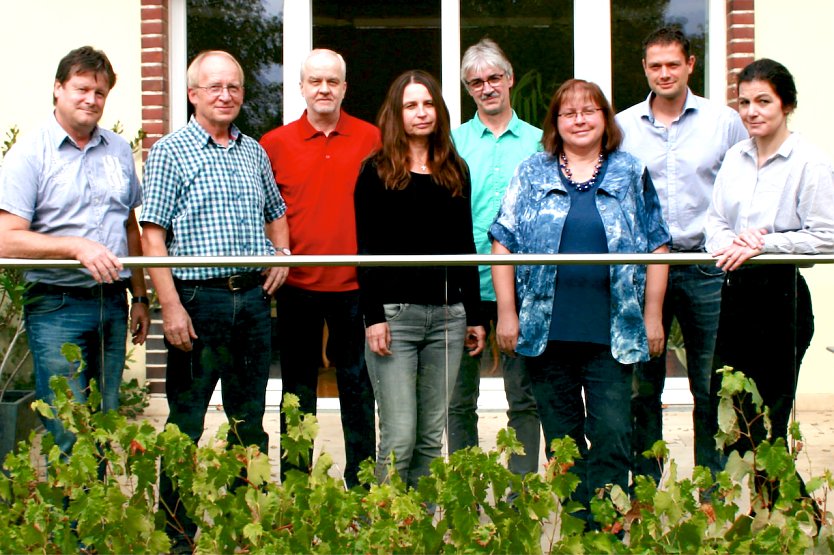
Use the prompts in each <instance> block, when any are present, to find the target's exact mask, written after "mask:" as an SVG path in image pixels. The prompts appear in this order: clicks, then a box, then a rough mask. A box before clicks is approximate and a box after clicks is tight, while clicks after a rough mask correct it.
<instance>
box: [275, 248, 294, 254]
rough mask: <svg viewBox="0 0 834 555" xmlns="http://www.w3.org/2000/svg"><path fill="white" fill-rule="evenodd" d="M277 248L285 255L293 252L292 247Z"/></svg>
mask: <svg viewBox="0 0 834 555" xmlns="http://www.w3.org/2000/svg"><path fill="white" fill-rule="evenodd" d="M275 250H277V251H278V252H280V253H282V254H283V255H284V256H289V255H291V254H292V252H290V249H288V248H287V247H277V248H276V249H275Z"/></svg>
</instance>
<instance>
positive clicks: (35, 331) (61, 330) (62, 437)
mask: <svg viewBox="0 0 834 555" xmlns="http://www.w3.org/2000/svg"><path fill="white" fill-rule="evenodd" d="M43 287H44V286H41V285H35V286H33V287H32V289H30V290H29V292H28V294H27V298H28V299H29V302H28V304H26V305H25V306H24V318H25V323H26V333H27V335H28V338H29V350H30V351H32V360H33V362H34V368H35V391H36V393H37V396H38V399H41V400H43V401H45V402H47V403H52V401H53V399H54V398H55V395H54V394H53V392H52V390H51V389H50V388H49V380H50V378H52V376H64V377H66V378H67V379H68V380H69V385H70V389H71V390H72V392H73V395H74V397H75V399H76V400H78V401H79V402H84V401H85V400H86V399H87V390H88V388H89V385H90V380H91V379H95V380H96V381H97V382H98V387H99V390H100V391H101V397H102V406H101V408H102V410H104V411H108V410H115V409H117V408H118V407H119V387H120V386H121V383H122V371H123V370H124V366H125V343H126V340H127V319H128V310H127V297H126V293H125V290H126V284H125V283H119V284H113V285H105V286H95V287H92V288H90V289H89V290H86V289H82V288H65V291H68V292H63V293H62V292H55V291H56V289H55V288H52V286H45V287H49V288H50V289H48V290H44V289H43ZM64 343H73V344H75V345H78V346H79V347H80V348H81V356H82V357H83V360H84V364H85V365H86V366H85V368H84V371H83V372H82V373H81V374H79V375H77V372H78V364H77V363H70V362H68V361H67V359H66V357H65V356H64V355H63V354H62V353H61V347H62V346H63V345H64ZM43 423H44V426H45V427H46V430H47V431H48V432H50V433H51V434H52V436H53V437H54V438H55V444H56V445H58V447H60V448H61V451H62V452H64V453H66V454H69V453H70V451H71V450H72V446H73V444H74V443H75V436H74V435H73V434H72V433H71V432H69V431H67V430H65V429H64V427H63V426H62V425H61V424H60V422H58V421H57V420H54V419H44V420H43Z"/></svg>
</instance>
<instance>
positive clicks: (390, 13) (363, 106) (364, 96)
mask: <svg viewBox="0 0 834 555" xmlns="http://www.w3.org/2000/svg"><path fill="white" fill-rule="evenodd" d="M313 46H314V47H316V48H330V49H332V50H335V51H337V52H339V53H340V54H341V55H342V56H344V58H345V61H346V62H347V68H348V71H347V82H348V90H347V94H346V95H345V100H344V103H343V106H344V108H345V110H346V111H347V112H349V113H350V114H352V115H354V116H356V117H358V118H361V119H364V120H366V121H370V122H374V121H376V114H377V111H378V110H379V106H380V105H381V104H382V101H383V100H384V98H385V93H386V92H387V91H388V86H389V85H390V84H391V82H392V81H393V80H394V79H395V78H396V77H397V75H399V74H400V73H402V72H403V71H407V70H409V69H423V70H426V71H428V72H429V73H431V74H432V75H434V76H435V77H436V78H437V79H438V80H439V79H440V0H410V1H409V2H391V1H390V0H313Z"/></svg>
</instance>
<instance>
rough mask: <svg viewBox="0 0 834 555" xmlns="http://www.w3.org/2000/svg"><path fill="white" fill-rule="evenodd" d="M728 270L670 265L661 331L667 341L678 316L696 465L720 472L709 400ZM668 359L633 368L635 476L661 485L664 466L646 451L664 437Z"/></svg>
mask: <svg viewBox="0 0 834 555" xmlns="http://www.w3.org/2000/svg"><path fill="white" fill-rule="evenodd" d="M723 279H724V272H722V271H721V270H720V269H718V268H716V267H715V265H712V264H704V265H697V264H695V265H691V266H671V267H670V268H669V281H668V284H667V287H666V297H665V298H664V302H663V328H664V332H665V333H666V337H668V336H669V329H670V328H671V326H672V318H673V317H676V318H677V319H678V323H679V324H680V327H681V332H682V334H683V341H684V345H685V347H686V370H687V375H688V377H689V390H690V391H691V392H692V397H693V399H694V401H695V408H694V410H693V412H692V420H693V422H692V423H693V428H694V429H695V446H694V447H695V464H697V465H700V466H704V467H706V468H709V469H710V470H711V471H712V472H718V471H720V470H721V468H722V457H721V454H720V453H719V452H718V450H717V449H716V447H715V433H716V432H717V431H718V417H717V414H716V405H715V404H714V403H713V401H712V399H711V397H710V381H711V376H712V374H713V373H714V372H713V371H714V366H713V355H714V352H715V335H716V332H717V330H718V315H719V311H720V308H721V284H722V281H723ZM666 356H667V352H666V351H664V352H663V355H661V356H660V357H657V358H653V359H652V360H651V361H649V362H645V363H639V364H637V365H635V369H634V391H633V396H632V417H633V419H634V429H633V434H632V449H633V457H634V460H633V466H632V470H633V472H634V473H635V474H643V475H646V476H651V477H653V478H654V479H655V481H656V482H659V481H660V475H661V472H662V468H661V467H660V465H658V462H657V461H656V460H654V459H646V458H645V457H643V452H644V451H648V450H649V449H651V447H652V445H653V444H654V443H655V442H656V441H659V440H661V439H663V411H662V407H661V402H660V396H661V394H662V393H663V387H664V384H665V382H666Z"/></svg>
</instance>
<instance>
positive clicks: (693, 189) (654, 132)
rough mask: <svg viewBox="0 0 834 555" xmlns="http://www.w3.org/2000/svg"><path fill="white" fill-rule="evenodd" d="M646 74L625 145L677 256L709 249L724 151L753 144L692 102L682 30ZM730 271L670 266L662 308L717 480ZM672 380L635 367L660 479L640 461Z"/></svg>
mask: <svg viewBox="0 0 834 555" xmlns="http://www.w3.org/2000/svg"><path fill="white" fill-rule="evenodd" d="M643 53H644V57H643V70H644V71H645V74H646V79H647V80H648V83H649V87H650V88H651V93H650V94H649V96H648V98H646V100H645V101H643V102H641V103H640V104H636V105H635V106H632V107H631V108H629V109H628V110H625V111H623V112H622V113H620V114H618V115H617V123H619V125H620V127H621V128H622V130H623V133H624V135H625V139H624V141H623V145H622V149H623V150H625V151H627V152H630V153H631V154H633V155H634V156H636V157H638V158H640V159H641V160H642V161H643V162H644V163H645V164H646V166H647V167H648V169H649V174H650V175H651V178H652V181H653V182H654V185H655V188H656V189H657V194H658V197H659V199H660V204H661V207H662V209H663V218H664V220H665V221H666V223H667V225H668V226H669V231H670V233H671V234H672V242H671V244H670V249H671V251H672V252H697V253H702V252H705V251H704V220H705V218H706V213H707V209H708V208H709V204H710V200H711V198H712V188H713V184H714V182H715V176H716V174H717V173H718V169H719V167H720V166H721V161H722V160H723V159H724V154H725V153H726V152H727V150H728V149H729V148H730V147H731V146H733V145H734V144H735V143H737V142H738V141H740V140H742V139H744V138H746V137H747V131H746V130H745V129H744V125H743V124H742V122H741V119H740V118H739V116H738V113H736V111H735V110H732V109H731V108H729V107H727V106H725V105H721V104H718V103H715V102H710V101H708V100H706V99H704V98H701V97H699V96H696V95H694V94H692V91H690V90H689V87H688V80H689V76H690V75H691V74H692V72H693V70H694V68H695V56H692V55H690V53H689V40H688V39H687V38H686V37H685V36H684V35H683V33H682V32H681V31H680V30H678V29H677V28H671V27H666V28H661V29H658V30H657V31H655V32H653V33H652V34H650V35H649V36H648V37H647V38H646V40H645V41H644V42H643ZM722 282H723V272H722V271H721V270H720V269H717V268H716V267H715V265H714V264H703V265H687V266H670V268H669V282H668V285H667V288H666V297H665V300H664V306H663V325H664V331H665V335H666V336H667V337H668V335H669V329H670V327H671V324H672V319H673V318H677V320H678V323H679V324H680V327H681V332H682V333H683V339H684V344H685V346H686V363H687V373H688V375H689V387H690V390H691V391H692V396H693V397H694V400H695V410H694V413H693V422H694V428H695V464H698V465H701V466H705V467H707V468H709V469H710V470H712V471H713V472H716V471H718V470H720V467H721V457H720V455H719V453H718V451H717V450H716V448H715V440H714V438H713V436H714V435H715V432H716V430H717V415H716V412H715V408H716V407H715V406H714V404H713V403H712V401H711V399H710V395H709V391H710V377H711V374H712V370H713V367H712V359H713V352H714V350H715V336H716V332H717V329H718V314H719V310H720V306H721V284H722ZM665 379H666V353H665V352H664V353H663V355H661V356H660V357H657V358H655V359H653V360H652V361H651V362H648V363H644V364H638V365H637V367H636V369H635V373H634V397H633V402H632V413H633V418H634V429H633V434H632V444H633V450H634V466H633V470H634V473H635V474H644V475H648V476H652V477H654V478H655V480H656V481H657V480H659V479H660V474H661V470H662V469H661V467H660V465H658V463H657V461H655V460H653V459H646V458H645V457H643V456H642V453H643V452H644V451H647V450H649V449H651V447H652V445H653V444H654V442H655V441H658V440H660V439H662V438H663V420H662V418H663V417H662V410H661V401H660V397H661V394H662V393H663V385H664V382H665Z"/></svg>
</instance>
